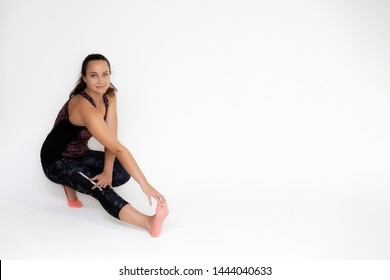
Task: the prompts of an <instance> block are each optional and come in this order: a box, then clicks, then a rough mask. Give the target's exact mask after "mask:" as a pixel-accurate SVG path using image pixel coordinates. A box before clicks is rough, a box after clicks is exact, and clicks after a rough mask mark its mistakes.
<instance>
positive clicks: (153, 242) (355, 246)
mask: <svg viewBox="0 0 390 280" xmlns="http://www.w3.org/2000/svg"><path fill="white" fill-rule="evenodd" d="M35 171H38V169H37V170H32V171H31V173H33V172H35ZM35 173H36V174H35V175H34V176H32V175H31V176H28V175H27V177H23V178H16V181H19V183H18V184H14V185H12V184H5V186H6V188H3V194H2V196H1V198H0V200H1V204H0V220H1V228H2V230H1V231H0V248H1V250H0V258H1V259H88V260H90V259H111V260H115V259H137V260H142V259H148V260H150V259H151V258H153V259H164V260H169V259H172V260H173V259H182V260H191V259H193V260H194V259H203V260H207V259H210V260H213V259H214V260H216V259H218V260H229V259H236V260H239V259H241V260H244V259H247V260H248V259H273V260H286V259H287V260H300V259H304V260H316V259H318V260H324V259H334V260H335V259H389V257H390V242H389V241H388V236H389V235H390V225H389V222H388V221H389V220H390V219H389V218H390V205H389V204H388V202H387V201H388V191H387V186H386V184H385V183H381V182H373V183H372V185H371V186H367V185H365V184H366V182H365V180H360V182H359V181H358V180H356V182H354V183H355V184H356V185H355V186H354V187H355V188H354V192H353V193H343V189H344V190H351V189H352V188H351V187H350V186H348V187H347V188H343V186H342V185H340V186H339V187H340V188H339V189H340V192H339V193H338V194H337V195H336V194H335V193H330V192H327V186H326V183H321V182H309V181H310V180H309V181H308V182H306V183H305V182H301V184H298V182H296V183H292V184H291V192H289V193H286V192H285V193H279V192H278V189H279V190H283V189H284V190H285V189H286V188H285V187H284V188H278V185H277V184H278V183H280V182H281V180H277V178H276V177H275V183H274V184H272V183H271V181H268V182H264V184H259V183H257V184H256V185H255V184H253V185H252V186H250V184H248V183H246V184H243V185H234V184H228V183H221V184H218V183H212V184H211V183H210V184H209V185H207V184H204V185H203V186H198V188H199V189H201V190H202V191H200V192H197V191H196V189H197V186H196V185H194V184H192V185H191V183H185V182H183V184H177V183H176V184H174V185H171V186H170V187H169V189H168V190H167V191H166V192H165V194H166V196H167V197H168V198H169V202H170V210H171V214H170V216H169V218H168V219H167V221H166V224H165V227H164V231H163V233H162V235H161V236H160V237H159V238H157V239H153V238H151V237H150V236H149V235H148V233H146V232H144V231H143V230H140V229H138V228H135V227H133V226H129V225H126V224H124V223H122V222H119V221H117V220H115V219H113V218H112V217H111V216H109V215H108V214H106V213H105V212H104V210H102V209H101V207H100V205H99V204H98V203H97V202H96V201H94V200H93V199H92V198H90V197H87V196H85V195H80V199H81V200H82V201H83V203H84V205H85V207H84V208H82V209H71V208H68V206H67V205H66V200H65V195H64V193H63V191H62V189H61V188H60V187H57V186H56V185H53V184H52V183H50V182H49V181H48V180H46V178H45V177H43V175H42V174H40V173H39V172H35ZM27 182H28V183H27ZM310 183H315V184H313V185H312V186H311V187H310V186H309V184H310ZM350 183H351V182H350ZM305 184H306V185H305ZM340 184H341V183H340ZM206 189H208V191H204V190H206ZM332 189H335V186H334V185H333V186H332ZM309 190H310V191H309ZM118 192H119V193H120V194H122V195H123V196H124V197H125V198H127V199H128V200H129V201H130V202H131V203H133V205H135V206H136V207H138V208H139V209H141V210H142V211H145V212H147V213H152V212H153V211H152V210H153V209H152V208H149V207H148V205H147V201H146V199H145V197H144V195H143V194H142V193H141V191H140V190H139V188H138V187H137V185H136V184H135V183H134V181H132V182H131V183H128V184H127V185H125V186H123V187H121V188H120V189H119V190H118Z"/></svg>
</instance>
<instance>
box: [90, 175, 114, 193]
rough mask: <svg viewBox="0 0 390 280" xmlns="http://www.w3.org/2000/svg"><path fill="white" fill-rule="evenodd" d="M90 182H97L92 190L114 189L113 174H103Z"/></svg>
mask: <svg viewBox="0 0 390 280" xmlns="http://www.w3.org/2000/svg"><path fill="white" fill-rule="evenodd" d="M89 180H91V181H95V183H96V185H95V186H93V187H92V189H96V188H101V189H104V188H105V187H110V189H112V175H111V174H107V173H105V172H103V173H100V174H98V175H96V176H95V177H93V178H90V179H89ZM96 181H97V182H96Z"/></svg>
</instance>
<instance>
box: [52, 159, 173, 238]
mask: <svg viewBox="0 0 390 280" xmlns="http://www.w3.org/2000/svg"><path fill="white" fill-rule="evenodd" d="M102 160H104V157H103V158H102V154H95V153H91V154H90V155H89V156H88V158H84V159H82V160H80V161H76V160H71V159H63V160H60V161H57V162H56V163H55V164H53V165H52V166H51V167H49V168H46V169H45V174H46V176H47V177H48V178H49V179H50V180H51V181H53V182H56V183H59V184H63V185H66V186H68V187H70V188H72V189H73V190H77V191H79V192H82V193H84V194H88V195H91V196H93V197H94V198H95V199H97V200H98V201H99V202H100V204H101V205H102V206H103V208H104V209H105V210H106V211H107V212H108V213H109V214H110V215H112V216H113V217H115V218H118V219H120V220H122V221H124V222H127V223H130V224H133V225H136V226H140V227H142V228H144V229H145V230H147V231H148V232H150V233H151V235H152V236H155V237H156V236H158V235H159V233H160V230H161V226H162V222H163V220H164V219H165V217H166V215H167V213H166V214H165V211H156V215H155V216H148V215H145V214H143V213H141V212H139V211H138V210H136V209H135V208H134V207H132V206H131V205H130V204H129V203H128V202H127V201H125V200H124V199H123V198H121V197H120V196H119V195H118V194H117V193H116V192H115V191H114V190H113V189H110V188H104V189H102V190H99V189H98V188H96V189H94V190H92V183H91V182H90V181H89V180H88V179H86V178H84V177H83V176H81V175H80V174H79V173H78V172H79V171H82V172H83V173H84V174H85V175H87V176H88V177H93V176H95V175H96V174H98V173H99V172H101V171H102V169H101V170H99V166H100V167H101V168H102V165H101V163H98V162H100V161H102ZM118 164H119V165H118ZM115 165H117V166H115ZM115 165H114V170H115V171H114V174H113V186H118V185H119V184H121V183H124V182H126V181H128V180H129V178H130V176H129V175H128V174H127V172H126V173H124V172H125V171H124V169H123V168H122V167H121V166H120V163H119V162H118V163H116V164H115ZM164 208H166V210H168V208H167V207H164ZM157 210H158V209H157ZM156 232H157V234H156Z"/></svg>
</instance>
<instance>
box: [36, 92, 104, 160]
mask: <svg viewBox="0 0 390 280" xmlns="http://www.w3.org/2000/svg"><path fill="white" fill-rule="evenodd" d="M79 95H81V96H83V97H84V98H86V99H87V100H88V101H89V102H90V103H91V104H92V105H93V106H94V107H96V104H95V102H94V101H93V99H92V97H90V96H89V95H88V94H87V93H86V92H84V91H83V92H81V93H80V94H79ZM70 100H71V99H69V100H68V101H67V102H66V103H65V104H64V106H63V107H62V108H61V110H60V112H59V113H58V115H57V118H56V120H55V122H54V126H53V128H52V130H51V131H50V133H49V134H48V135H47V137H46V139H45V141H44V143H43V145H42V148H41V162H42V166H43V167H44V168H45V167H47V166H49V165H51V164H52V163H54V162H56V161H57V160H60V159H61V158H64V157H65V158H78V157H80V156H82V155H84V154H85V153H86V152H87V151H88V150H89V148H88V140H89V139H90V138H91V137H92V135H91V133H90V132H89V131H88V129H87V128H86V127H85V126H77V125H73V124H72V123H71V122H70V121H69V113H68V105H69V101H70ZM103 100H104V105H105V107H106V113H105V116H104V118H105V117H106V114H107V108H108V99H107V97H106V95H104V96H103Z"/></svg>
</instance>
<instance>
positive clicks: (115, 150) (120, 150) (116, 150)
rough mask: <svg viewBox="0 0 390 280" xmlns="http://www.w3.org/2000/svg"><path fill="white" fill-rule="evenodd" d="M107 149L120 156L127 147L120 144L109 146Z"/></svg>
mask: <svg viewBox="0 0 390 280" xmlns="http://www.w3.org/2000/svg"><path fill="white" fill-rule="evenodd" d="M109 150H110V151H111V153H113V154H114V155H115V156H120V155H123V154H124V153H126V151H127V148H126V147H125V146H123V145H122V144H118V145H115V146H113V147H110V148H109Z"/></svg>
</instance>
